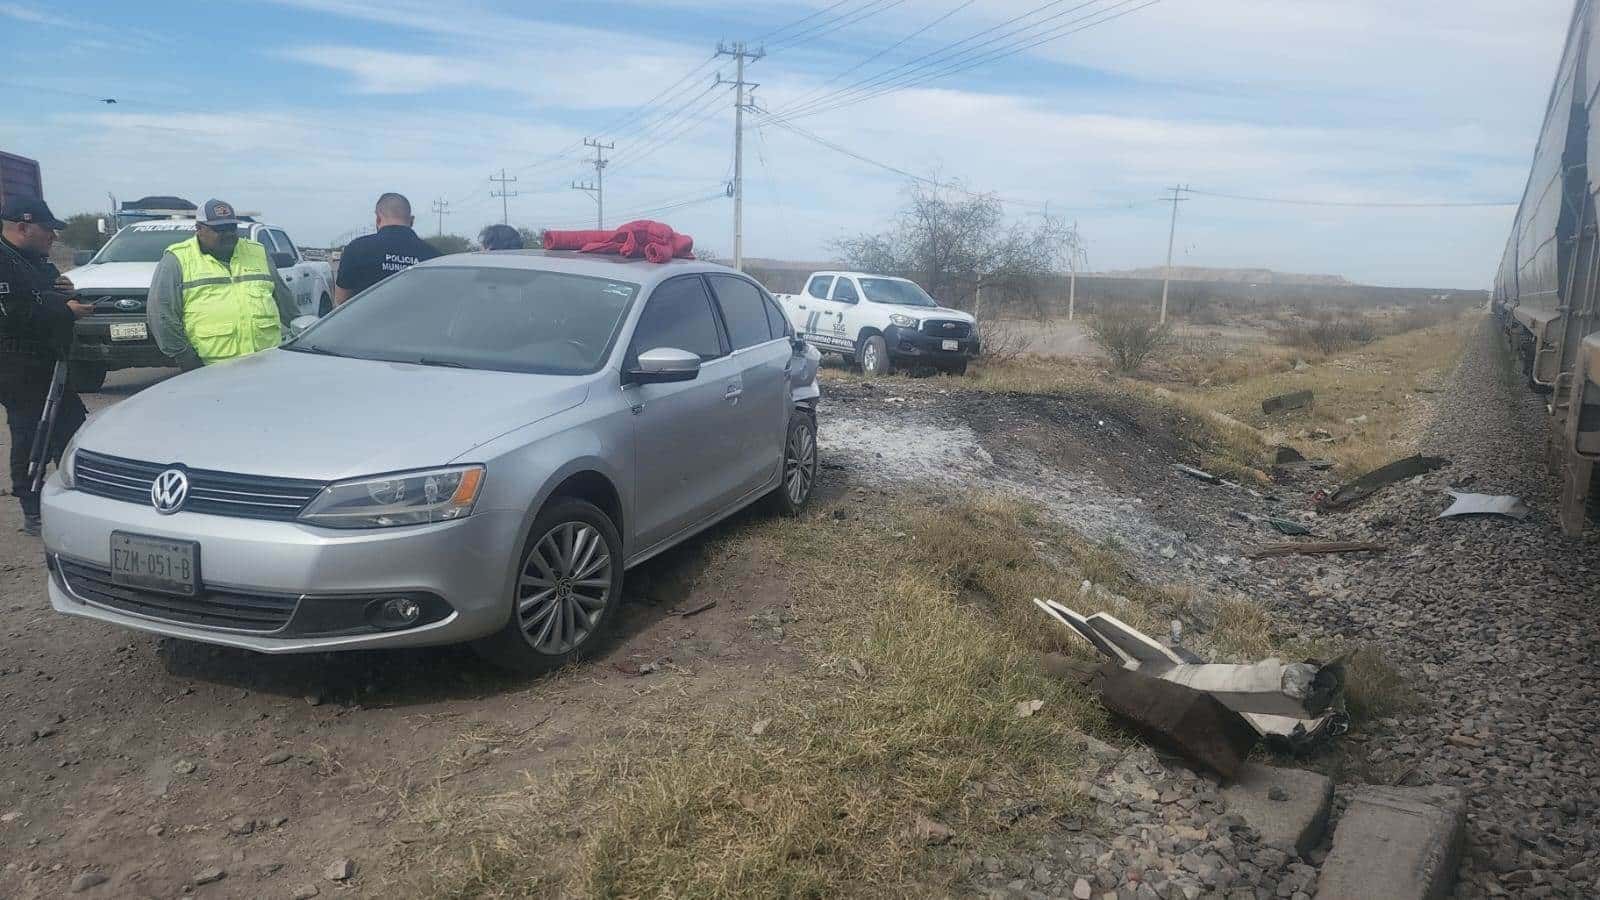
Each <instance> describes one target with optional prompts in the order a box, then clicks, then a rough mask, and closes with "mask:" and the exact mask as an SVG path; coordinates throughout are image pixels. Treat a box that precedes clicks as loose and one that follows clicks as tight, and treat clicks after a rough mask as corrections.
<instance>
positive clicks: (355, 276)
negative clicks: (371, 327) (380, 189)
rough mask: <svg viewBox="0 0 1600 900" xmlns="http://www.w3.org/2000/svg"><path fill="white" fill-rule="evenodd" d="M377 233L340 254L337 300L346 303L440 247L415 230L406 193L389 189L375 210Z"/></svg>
mask: <svg viewBox="0 0 1600 900" xmlns="http://www.w3.org/2000/svg"><path fill="white" fill-rule="evenodd" d="M373 215H374V217H375V224H376V225H377V228H378V230H377V233H375V234H369V235H365V236H364V237H358V238H356V239H355V240H353V241H351V242H350V243H348V244H346V245H345V248H344V252H343V253H341V254H340V255H339V277H338V278H337V279H335V281H336V283H335V284H334V286H333V303H334V305H335V306H338V305H339V304H342V303H344V302H345V301H346V300H349V299H350V298H351V297H354V296H355V295H357V294H359V293H361V292H362V291H364V290H366V289H367V288H369V287H372V286H373V285H375V284H377V283H378V282H380V281H382V280H384V279H385V278H388V277H389V276H390V275H393V274H394V273H396V272H399V271H402V270H405V269H409V268H411V267H412V266H414V265H416V264H417V263H419V262H422V261H424V260H429V259H433V258H434V257H435V256H438V255H439V251H438V250H435V249H434V248H433V245H432V244H430V243H428V242H427V241H425V240H423V239H422V238H419V237H417V233H416V232H415V231H413V230H412V226H413V225H414V224H416V221H417V219H416V216H413V215H412V214H411V201H410V200H407V199H406V198H405V196H404V195H403V194H395V193H387V194H384V195H383V196H381V197H379V198H378V205H377V208H376V209H374V210H373Z"/></svg>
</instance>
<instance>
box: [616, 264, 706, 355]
mask: <svg viewBox="0 0 1600 900" xmlns="http://www.w3.org/2000/svg"><path fill="white" fill-rule="evenodd" d="M662 347H671V348H673V349H675V350H684V351H687V352H689V353H697V354H699V356H700V358H701V359H702V360H712V359H716V358H718V357H720V356H722V355H724V353H725V351H724V350H723V349H722V336H721V333H720V332H719V331H718V330H717V320H716V316H715V315H714V314H713V313H712V312H711V296H710V295H709V294H707V293H706V289H705V285H703V284H702V283H701V281H700V276H698V275H686V276H683V277H681V278H673V279H671V280H669V281H664V282H662V283H661V284H660V285H659V286H657V287H656V289H655V291H654V292H652V293H651V294H650V302H649V303H647V304H645V308H644V312H643V313H641V314H640V316H639V326H638V327H637V328H635V329H634V330H633V346H632V348H631V349H630V350H629V353H628V355H629V357H630V359H638V357H639V354H641V353H644V352H647V351H650V350H658V349H661V348H662Z"/></svg>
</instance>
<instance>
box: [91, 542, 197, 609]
mask: <svg viewBox="0 0 1600 900" xmlns="http://www.w3.org/2000/svg"><path fill="white" fill-rule="evenodd" d="M111 580H112V582H114V583H116V584H124V585H127V586H128V587H137V588H146V589H149V590H153V591H162V592H164V593H168V594H183V595H185V596H193V595H194V594H195V592H196V589H197V587H198V585H199V583H200V545H199V544H197V543H195V542H194V541H174V540H171V539H169V538H158V537H145V536H144V535H140V534H128V533H126V532H122V531H113V532H111Z"/></svg>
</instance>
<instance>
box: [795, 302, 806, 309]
mask: <svg viewBox="0 0 1600 900" xmlns="http://www.w3.org/2000/svg"><path fill="white" fill-rule="evenodd" d="M795 306H798V307H800V308H801V309H805V308H806V305H805V304H804V303H796V304H795Z"/></svg>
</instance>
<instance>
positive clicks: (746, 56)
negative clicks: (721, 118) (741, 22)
mask: <svg viewBox="0 0 1600 900" xmlns="http://www.w3.org/2000/svg"><path fill="white" fill-rule="evenodd" d="M717 55H718V56H731V57H733V59H734V77H733V81H732V82H731V83H732V84H733V85H734V87H735V91H734V99H733V267H734V268H735V269H738V270H739V271H741V272H742V271H744V111H745V110H746V109H750V108H753V106H754V104H753V103H748V102H746V100H745V92H744V91H745V88H749V89H751V90H752V91H754V90H755V89H756V88H758V87H760V85H759V84H752V83H750V82H747V81H745V80H744V64H745V61H746V60H749V61H750V62H755V61H756V60H758V59H760V58H761V57H763V56H766V55H767V51H766V49H765V48H761V47H758V48H756V49H755V50H749V49H747V48H746V46H745V43H744V41H736V42H734V44H733V45H732V46H725V45H723V44H722V43H721V42H720V41H719V42H718V43H717ZM728 83H729V82H725V81H723V80H722V75H721V74H720V73H719V74H718V75H717V84H728Z"/></svg>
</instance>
